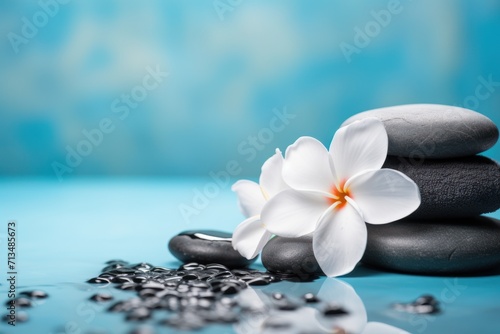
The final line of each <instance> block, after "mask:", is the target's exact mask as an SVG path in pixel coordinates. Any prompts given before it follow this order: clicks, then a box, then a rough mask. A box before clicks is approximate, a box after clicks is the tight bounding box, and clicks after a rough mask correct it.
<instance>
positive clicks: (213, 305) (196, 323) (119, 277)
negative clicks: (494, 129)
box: [87, 260, 318, 330]
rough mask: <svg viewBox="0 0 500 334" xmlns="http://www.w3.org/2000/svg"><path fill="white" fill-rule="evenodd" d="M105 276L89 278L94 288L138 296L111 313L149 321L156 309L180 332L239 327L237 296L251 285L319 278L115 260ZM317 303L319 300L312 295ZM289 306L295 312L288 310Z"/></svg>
mask: <svg viewBox="0 0 500 334" xmlns="http://www.w3.org/2000/svg"><path fill="white" fill-rule="evenodd" d="M106 264H107V266H106V267H105V268H103V269H102V273H101V274H100V275H99V276H97V277H94V278H91V279H89V280H88V281H87V282H88V283H93V284H104V285H108V284H114V285H115V286H114V287H115V288H116V289H120V290H129V291H133V292H135V294H136V295H135V296H134V297H133V298H130V299H127V300H121V301H117V302H115V303H113V304H112V305H111V306H110V307H109V308H108V311H109V312H122V313H124V314H125V319H126V320H129V321H145V320H148V319H150V318H151V317H152V315H153V312H155V311H156V310H167V311H170V312H172V313H174V316H171V317H169V318H167V319H165V320H163V321H161V324H163V325H167V326H171V327H174V328H177V329H185V330H189V329H197V328H202V327H204V326H205V325H207V324H208V323H224V324H227V323H235V322H238V320H239V319H238V313H237V312H238V305H237V300H236V298H235V296H236V294H237V293H238V292H240V291H241V290H243V289H245V288H247V287H248V286H261V285H268V284H270V283H274V282H279V281H282V280H288V281H304V280H306V281H311V280H314V279H316V278H317V277H318V276H308V277H303V276H300V277H299V276H297V275H294V274H280V273H270V272H261V271H258V270H254V269H229V268H227V267H226V266H224V265H221V264H217V263H213V264H207V265H203V264H198V263H187V264H184V265H182V266H181V267H179V268H178V269H169V268H164V267H156V266H153V265H151V264H149V263H138V264H129V263H128V262H125V261H122V260H110V261H108V262H106ZM308 298H310V299H312V300H313V299H314V296H312V295H311V296H308ZM90 299H91V300H93V301H96V302H105V301H110V300H112V299H113V296H112V295H110V294H107V293H106V294H102V293H98V294H95V295H93V296H91V297H90ZM284 307H290V306H289V305H288V306H284Z"/></svg>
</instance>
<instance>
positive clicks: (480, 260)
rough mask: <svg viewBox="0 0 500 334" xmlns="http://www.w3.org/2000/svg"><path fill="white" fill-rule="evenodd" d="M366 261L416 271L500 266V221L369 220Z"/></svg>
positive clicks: (458, 271)
mask: <svg viewBox="0 0 500 334" xmlns="http://www.w3.org/2000/svg"><path fill="white" fill-rule="evenodd" d="M367 228H368V243H367V247H366V251H365V255H364V257H363V259H362V262H363V263H365V264H368V265H371V266H373V267H377V268H381V269H386V270H391V271H398V272H406V273H415V274H427V275H429V274H430V275H440V274H446V275H449V274H468V273H481V272H484V271H487V270H491V269H494V268H496V269H499V268H500V221H499V220H497V219H493V218H488V217H473V218H462V219H447V220H433V221H399V222H395V223H391V224H385V225H371V224H367Z"/></svg>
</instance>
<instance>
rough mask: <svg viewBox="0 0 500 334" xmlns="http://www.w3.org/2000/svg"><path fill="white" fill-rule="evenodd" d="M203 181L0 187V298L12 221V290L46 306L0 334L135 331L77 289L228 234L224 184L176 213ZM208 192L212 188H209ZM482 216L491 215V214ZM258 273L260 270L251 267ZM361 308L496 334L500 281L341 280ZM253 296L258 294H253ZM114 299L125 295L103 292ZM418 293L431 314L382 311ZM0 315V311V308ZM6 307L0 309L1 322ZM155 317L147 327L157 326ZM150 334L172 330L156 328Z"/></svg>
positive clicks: (376, 316) (368, 273) (300, 288)
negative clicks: (188, 243) (29, 293)
mask: <svg viewBox="0 0 500 334" xmlns="http://www.w3.org/2000/svg"><path fill="white" fill-rule="evenodd" d="M210 181H211V180H208V179H153V178H151V179H79V180H68V181H64V182H61V183H59V182H56V181H49V180H38V179H19V180H7V179H4V180H1V181H0V254H1V258H0V261H1V266H0V268H1V272H0V276H1V277H2V280H1V281H0V282H1V285H0V296H1V298H0V300H1V302H2V305H4V304H3V303H4V302H5V301H6V300H7V290H8V288H7V282H6V276H7V274H6V272H7V269H6V265H7V259H6V252H7V240H6V237H7V222H8V221H9V220H15V221H16V222H17V229H18V231H17V258H16V265H17V272H18V282H17V284H18V286H17V291H18V292H19V291H23V290H27V289H35V288H37V289H38V288H39V289H42V290H44V291H46V292H48V293H49V294H50V298H48V299H46V300H45V301H43V302H40V303H38V305H36V306H35V307H33V308H32V309H29V310H28V314H29V316H30V319H29V321H28V322H26V323H23V324H17V326H16V327H12V326H8V325H6V324H5V323H2V324H0V333H23V334H24V333H58V334H59V333H127V332H129V331H130V330H131V329H132V328H134V327H135V325H134V324H131V323H129V322H125V321H124V320H123V315H122V314H109V313H107V312H104V311H103V310H104V309H105V307H106V306H107V305H106V304H104V305H96V304H95V303H92V302H90V301H88V300H87V299H88V297H89V296H91V295H92V294H94V293H95V290H97V289H98V288H97V287H95V286H92V285H89V284H85V283H84V282H85V281H86V280H87V279H88V278H91V277H94V276H96V275H97V274H98V273H99V272H100V270H101V268H102V267H103V266H104V262H105V261H107V260H110V259H115V258H118V259H124V260H127V261H130V262H150V263H152V264H155V265H161V266H170V267H177V266H178V265H179V262H177V261H176V260H175V259H174V258H173V256H172V255H171V254H170V253H169V252H168V250H167V247H166V245H167V242H168V240H169V239H170V238H171V237H172V236H173V235H175V234H176V233H178V232H180V231H182V230H186V229H197V228H203V229H217V230H226V231H232V230H233V229H234V227H235V226H236V225H237V224H238V223H239V222H240V221H241V220H242V218H243V217H242V215H241V213H240V212H239V210H238V207H237V205H236V197H235V196H234V194H233V193H232V192H231V191H230V190H229V187H228V186H225V187H222V188H217V189H216V190H217V191H214V192H213V193H212V195H213V196H212V198H210V199H209V200H208V201H207V202H206V203H202V201H200V203H197V204H198V209H197V210H198V211H197V212H196V214H195V213H193V214H192V215H191V216H190V217H189V219H186V218H185V217H183V216H182V215H181V213H180V211H179V208H180V206H182V205H183V204H184V205H190V206H192V201H193V196H194V194H195V193H196V191H197V190H200V191H202V192H203V188H204V187H205V185H207V183H209V182H210ZM212 190H214V189H212ZM491 216H494V217H497V218H499V217H500V214H499V213H498V212H497V213H495V214H493V215H491ZM256 267H257V268H261V269H263V268H262V267H260V262H259V261H258V262H257V266H256ZM340 279H341V280H342V281H344V282H347V283H349V284H350V285H351V286H352V287H353V288H354V289H355V290H356V292H357V294H358V295H359V296H360V297H361V299H362V300H363V303H364V306H365V308H366V311H367V315H368V321H375V322H382V323H386V324H390V325H392V326H395V327H398V328H401V329H404V330H406V331H408V332H411V333H428V334H431V333H499V332H500V320H499V319H500V275H490V276H483V277H458V278H456V277H428V276H413V275H401V274H395V273H388V272H382V271H375V270H371V269H368V268H363V267H358V268H357V269H356V270H355V271H354V272H353V273H351V274H350V275H348V276H346V277H342V278H340ZM324 280H325V278H320V279H318V280H316V281H315V282H311V283H291V282H282V283H277V284H272V285H269V286H265V287H262V289H263V290H265V291H268V292H273V291H281V292H286V293H288V294H292V295H293V294H295V295H297V296H300V295H301V294H302V293H304V292H307V291H312V292H317V291H318V290H319V289H320V287H321V286H322V285H323V283H324ZM259 288H260V287H259ZM112 293H113V294H114V295H115V297H116V298H117V299H120V297H121V294H123V295H126V296H130V294H128V293H126V292H120V291H117V290H116V291H115V289H113V290H112ZM422 294H433V295H434V296H435V297H437V298H438V299H439V300H440V301H441V306H442V313H441V314H438V315H426V316H423V315H412V314H408V313H403V312H399V311H396V310H394V309H392V308H391V304H392V303H394V302H408V301H411V300H414V299H415V298H417V297H418V296H420V295H422ZM2 307H4V306H2ZM6 312H7V310H6V309H3V311H1V314H5V313H6ZM157 322H158V319H153V320H151V321H150V322H149V323H150V324H152V325H155V324H157ZM234 331H235V330H234V327H233V326H232V325H227V326H221V325H219V326H209V327H207V328H206V329H204V330H202V331H201V332H202V333H233V332H234ZM157 332H158V333H170V332H175V331H174V330H172V329H169V328H167V327H157Z"/></svg>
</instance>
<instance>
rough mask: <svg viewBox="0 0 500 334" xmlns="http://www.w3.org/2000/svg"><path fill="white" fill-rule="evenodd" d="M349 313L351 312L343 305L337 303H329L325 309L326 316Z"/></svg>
mask: <svg viewBox="0 0 500 334" xmlns="http://www.w3.org/2000/svg"><path fill="white" fill-rule="evenodd" d="M347 314H349V312H347V311H346V310H345V309H344V308H343V307H342V306H340V305H335V304H332V305H328V306H327V307H325V309H324V310H323V315H324V316H326V317H338V316H343V315H347Z"/></svg>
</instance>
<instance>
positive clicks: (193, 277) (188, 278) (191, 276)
mask: <svg viewBox="0 0 500 334" xmlns="http://www.w3.org/2000/svg"><path fill="white" fill-rule="evenodd" d="M196 279H198V275H196V274H186V275H184V276H182V280H183V281H192V280H196Z"/></svg>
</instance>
